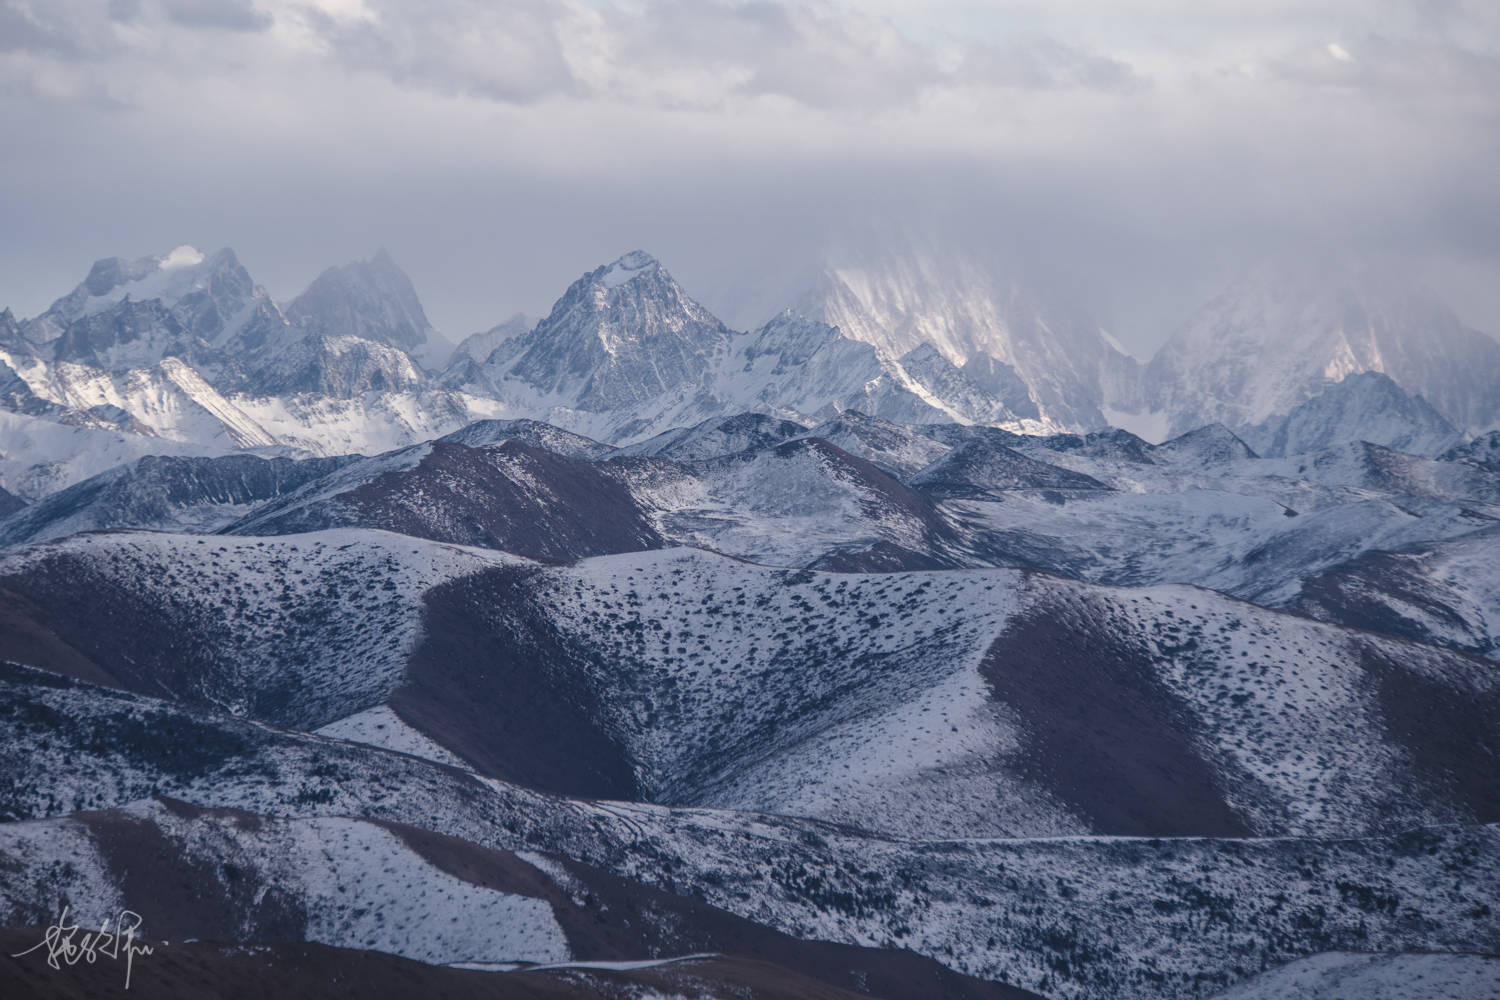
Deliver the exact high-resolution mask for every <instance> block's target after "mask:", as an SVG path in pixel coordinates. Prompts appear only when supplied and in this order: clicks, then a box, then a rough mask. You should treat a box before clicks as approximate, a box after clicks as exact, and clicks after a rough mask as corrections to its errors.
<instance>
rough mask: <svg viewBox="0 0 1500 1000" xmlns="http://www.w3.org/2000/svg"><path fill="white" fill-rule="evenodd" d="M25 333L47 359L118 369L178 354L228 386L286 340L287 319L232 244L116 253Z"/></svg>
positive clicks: (27, 326)
mask: <svg viewBox="0 0 1500 1000" xmlns="http://www.w3.org/2000/svg"><path fill="white" fill-rule="evenodd" d="M21 335H22V337H23V338H24V340H25V342H26V343H27V344H28V345H30V346H31V347H32V348H33V349H34V350H35V352H36V353H37V355H38V356H39V357H41V358H43V359H44V360H48V361H59V362H74V363H77V364H82V365H88V366H90V367H93V368H100V369H104V370H106V371H111V372H122V371H129V370H132V369H139V368H149V367H150V366H152V365H155V364H157V363H159V362H160V361H162V360H163V359H165V358H169V357H170V358H177V359H179V360H180V361H182V362H184V363H186V364H189V365H192V366H193V367H195V368H198V369H200V370H201V371H203V372H204V373H205V374H206V375H207V376H208V377H209V378H210V379H212V380H214V381H215V382H217V383H219V384H222V385H225V386H228V385H231V384H234V383H236V382H238V381H239V380H240V379H241V378H243V374H244V372H245V371H246V370H248V369H250V368H253V366H254V364H255V360H256V359H257V358H259V357H262V356H264V355H265V354H267V353H268V352H273V351H274V350H275V349H276V348H277V347H278V346H279V345H280V344H281V343H282V342H283V341H284V339H285V336H286V321H285V319H284V318H283V317H282V314H281V310H280V309H278V308H277V306H276V304H275V302H273V301H272V300H271V297H270V295H269V294H268V293H267V292H266V290H265V289H264V288H261V287H260V286H258V285H256V284H255V283H254V281H252V280H251V278H250V274H249V272H247V271H246V270H245V268H244V267H243V266H242V265H241V264H240V262H239V259H238V258H237V257H236V256H235V254H234V251H233V250H230V249H228V248H225V249H223V250H220V251H218V252H217V253H213V254H207V255H206V254H203V253H201V252H200V251H198V250H196V249H194V248H193V247H190V246H180V247H178V248H177V249H175V250H173V251H172V252H170V253H168V254H165V255H160V256H150V257H140V258H136V259H135V260H125V259H123V258H120V257H109V258H106V259H104V260H100V261H98V262H96V263H95V264H94V266H93V267H92V268H91V269H90V270H89V274H88V277H86V278H85V279H84V280H83V282H82V283H81V284H79V285H78V287H76V288H75V289H73V291H72V292H70V293H69V294H67V295H65V296H63V297H62V298H60V299H58V300H57V301H56V302H54V303H53V304H52V306H51V307H50V308H49V309H48V310H47V311H46V312H44V313H42V314H41V315H40V316H38V317H36V318H35V319H32V320H28V321H27V322H25V323H23V324H22V325H21Z"/></svg>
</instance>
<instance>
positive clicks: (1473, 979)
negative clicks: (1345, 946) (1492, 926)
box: [1218, 952, 1500, 1000]
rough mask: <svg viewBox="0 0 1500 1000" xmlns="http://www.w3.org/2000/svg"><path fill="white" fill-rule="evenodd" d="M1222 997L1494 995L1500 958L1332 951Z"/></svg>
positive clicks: (1457, 998) (1455, 999)
mask: <svg viewBox="0 0 1500 1000" xmlns="http://www.w3.org/2000/svg"><path fill="white" fill-rule="evenodd" d="M1218 997H1219V998H1221V1000H1495V998H1496V997H1500V957H1496V956H1494V955H1423V954H1409V955H1368V954H1359V953H1355V952H1330V953H1328V954H1325V955H1314V956H1313V957H1311V958H1304V959H1302V960H1301V961H1297V962H1290V963H1288V964H1287V965H1285V966H1283V967H1282V968H1279V969H1274V970H1272V971H1271V972H1265V973H1262V974H1261V975H1259V976H1256V977H1255V978H1254V979H1251V980H1250V981H1249V982H1245V983H1241V984H1240V985H1238V986H1235V987H1233V988H1232V989H1229V990H1225V991H1224V992H1223V993H1220V994H1218Z"/></svg>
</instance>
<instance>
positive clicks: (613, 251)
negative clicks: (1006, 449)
mask: <svg viewBox="0 0 1500 1000" xmlns="http://www.w3.org/2000/svg"><path fill="white" fill-rule="evenodd" d="M204 9H207V8H204ZM975 9H976V8H975V6H974V5H972V4H968V3H964V2H960V0H951V2H949V0H932V2H930V3H917V2H916V0H878V2H877V0H871V2H870V3H869V4H861V5H860V7H859V8H858V9H854V8H851V7H848V6H841V5H836V4H831V3H820V2H798V0H787V2H748V0H746V2H718V3H688V2H686V0H644V2H634V3H631V4H629V5H627V4H625V3H624V2H623V0H620V2H618V3H604V2H602V0H601V2H592V3H585V2H582V0H517V2H514V3H505V4H491V3H480V2H478V0H472V2H471V0H434V2H432V3H429V4H423V5H413V4H404V3H397V2H395V0H363V2H361V0H256V3H255V4H254V5H253V6H251V5H246V4H240V5H238V6H237V7H233V6H224V7H221V8H215V12H216V13H217V14H219V15H222V16H221V17H219V19H218V20H219V21H220V22H223V21H227V22H229V23H227V24H226V23H209V22H211V21H213V20H214V18H213V17H212V16H210V17H208V19H207V20H204V19H203V18H199V19H198V20H196V21H195V20H194V19H193V17H191V16H189V17H188V18H187V22H188V23H184V22H183V19H182V18H181V17H174V16H173V12H174V8H173V7H172V6H171V4H170V3H168V2H167V0H136V2H134V3H130V2H126V0H118V2H116V3H114V4H100V3H96V2H93V0H49V2H48V3H45V4H43V3H41V2H40V0H36V2H31V3H25V2H21V0H0V38H3V39H4V42H5V44H4V46H3V47H0V130H3V133H4V134H5V135H6V136H7V137H8V141H7V142H6V143H5V144H3V145H0V172H3V174H4V176H5V177H6V179H7V186H8V189H9V190H11V191H12V192H15V191H23V192H25V197H24V198H17V197H12V198H9V199H6V200H5V201H4V203H3V204H0V304H9V305H12V306H15V307H17V309H18V310H19V311H21V312H23V313H34V312H36V311H38V310H39V309H41V308H45V306H46V304H47V302H48V301H50V299H51V298H53V297H55V296H56V295H57V294H60V293H61V292H62V291H65V290H66V289H67V288H69V287H71V285H72V284H73V283H75V282H76V281H78V280H79V279H80V277H81V276H82V274H83V273H85V272H86V270H87V267H88V264H89V263H90V262H91V261H92V259H93V258H95V257H98V256H103V255H107V254H122V255H127V256H129V255H135V254H140V253H146V252H160V251H163V250H165V249H168V248H170V247H172V246H175V245H177V244H178V243H181V242H184V241H187V242H193V243H196V244H199V245H204V246H210V247H212V246H218V245H222V244H226V243H227V244H232V245H234V246H235V247H236V249H237V250H239V251H240V254H241V256H242V258H243V259H244V260H245V261H246V263H247V265H248V266H249V267H250V268H251V270H252V272H253V273H254V274H256V275H257V277H258V278H259V279H260V280H262V281H264V282H265V283H266V284H267V285H268V286H269V287H270V288H271V289H272V291H273V292H274V293H276V294H278V295H284V296H285V295H292V294H295V293H296V292H297V291H299V290H300V289H301V287H302V286H303V285H304V284H305V283H306V282H307V281H308V280H309V279H310V278H311V277H312V276H313V275H314V274H316V273H317V271H319V270H320V269H321V268H322V267H324V266H326V265H327V264H329V263H333V262H337V261H340V260H345V259H350V258H353V257H356V256H365V255H368V254H369V253H370V252H371V251H372V249H373V248H374V247H376V246H379V245H386V246H388V247H389V248H390V249H391V251H392V253H394V254H395V255H396V257H397V258H398V259H399V260H401V261H402V263H403V265H405V266H406V267H407V268H408V269H409V270H410V271H411V272H412V274H413V277H414V279H415V280H416V282H417V285H418V288H419V290H420V291H421V293H422V295H423V297H424V300H425V301H426V302H427V304H428V307H429V312H430V314H431V315H432V316H433V317H434V319H435V321H436V322H438V323H439V324H440V325H441V326H442V327H444V328H445V329H447V330H448V332H450V333H453V334H456V335H462V334H464V333H467V332H470V331H472V330H474V329H477V328H480V327H483V326H486V325H489V324H491V323H493V322H496V321H497V320H499V319H503V318H504V317H505V316H507V315H509V314H510V313H511V312H512V311H514V310H515V309H526V310H531V311H537V310H540V309H544V308H546V307H547V306H548V305H550V303H551V300H552V298H553V297H554V296H555V295H556V294H557V293H558V292H559V291H560V290H561V289H562V288H563V287H565V285H566V284H567V282H568V281H569V280H571V279H572V278H574V277H576V276H577V274H578V273H581V272H582V271H583V270H584V269H586V268H588V267H590V266H592V265H594V264H596V263H598V262H600V261H603V260H607V259H610V258H612V257H613V256H615V255H618V254H619V253H620V252H622V251H623V250H626V249H629V248H632V247H635V246H644V247H646V248H647V249H650V250H652V251H653V252H656V253H658V254H659V255H660V256H662V257H663V259H664V260H666V261H667V263H668V265H669V266H670V267H672V269H673V270H674V271H675V272H677V273H678V274H679V276H680V277H682V278H683V280H684V281H685V282H687V284H688V287H689V288H690V289H693V290H697V291H700V292H701V294H702V295H703V296H704V297H705V299H707V300H709V302H710V304H711V305H718V306H720V307H722V308H724V309H725V310H726V311H729V312H731V313H734V314H735V315H733V316H731V318H733V319H735V320H736V321H737V322H749V321H750V320H752V319H753V318H755V314H756V312H757V310H759V311H762V312H764V311H769V310H770V309H773V308H775V306H776V305H777V304H779V303H780V302H781V301H783V300H784V299H785V297H786V295H787V294H788V289H789V288H790V287H791V286H792V285H794V284H795V283H796V281H797V280H799V277H800V276H805V274H806V272H807V270H808V269H809V268H811V267H812V266H813V263H814V262H815V260H816V259H817V257H818V255H819V253H820V252H821V250H822V248H824V247H826V246H829V245H833V244H837V243H840V242H850V241H858V240H861V239H869V238H870V237H869V230H868V229H867V228H863V227H865V224H866V222H867V220H871V219H885V220H890V221H891V228H892V229H894V230H895V231H909V230H916V231H920V232H923V233H924V234H926V235H924V238H925V239H931V240H934V241H937V242H938V243H951V244H962V245H964V246H966V247H969V248H970V250H971V252H974V253H976V254H977V253H981V252H982V253H984V254H985V255H986V259H991V260H994V261H995V262H996V263H995V264H994V266H995V267H1004V268H1017V269H1019V268H1022V267H1024V268H1025V269H1027V270H1028V271H1029V272H1032V273H1034V274H1039V275H1040V274H1045V275H1046V279H1045V280H1047V281H1049V282H1053V283H1056V284H1059V285H1062V286H1065V287H1068V288H1070V289H1075V290H1076V294H1078V295H1079V296H1081V297H1084V298H1087V299H1088V300H1089V301H1090V303H1091V304H1092V305H1095V307H1096V308H1098V309H1100V311H1101V312H1102V313H1103V314H1104V315H1106V316H1107V317H1108V318H1109V319H1110V322H1111V323H1112V325H1113V326H1114V327H1115V329H1116V331H1117V332H1119V333H1121V334H1122V335H1123V336H1124V337H1125V339H1126V340H1127V341H1128V342H1130V343H1132V344H1135V345H1137V346H1139V347H1140V348H1141V349H1143V350H1144V349H1147V348H1149V346H1150V344H1151V343H1152V341H1153V340H1154V339H1159V337H1160V336H1161V334H1162V333H1163V332H1164V331H1165V329H1167V328H1169V327H1170V326H1171V325H1172V323H1174V322H1175V321H1176V319H1177V318H1179V317H1180V315H1181V313H1182V312H1183V311H1185V310H1186V309H1188V308H1189V307H1191V306H1192V305H1193V304H1194V302H1195V300H1196V299H1197V298H1199V297H1200V296H1202V295H1204V294H1206V293H1207V292H1208V291H1211V290H1212V286H1213V284H1214V282H1215V281H1217V280H1220V279H1221V278H1222V277H1224V275H1225V273H1226V272H1229V271H1232V270H1233V269H1234V268H1235V267H1236V266H1238V265H1240V264H1242V263H1244V262H1246V261H1248V260H1250V259H1253V258H1254V257H1256V256H1258V255H1262V254H1268V253H1275V252H1278V251H1280V250H1282V249H1285V248H1286V247H1289V246H1296V245H1298V244H1302V243H1306V242H1309V241H1321V242H1339V243H1344V244H1348V245H1352V246H1355V247H1357V248H1359V249H1361V250H1364V251H1368V252H1375V253H1382V254H1405V255H1409V256H1413V257H1415V258H1420V259H1421V261H1424V262H1431V261H1445V262H1449V263H1451V264H1453V266H1454V267H1455V268H1458V269H1459V270H1461V271H1462V273H1463V275H1465V276H1466V277H1465V278H1464V283H1465V287H1468V288H1476V287H1481V286H1483V285H1484V281H1483V280H1482V276H1483V275H1485V274H1490V275H1493V276H1494V281H1493V282H1492V284H1493V285H1494V286H1495V287H1500V245H1497V237H1496V235H1495V234H1496V233H1500V191H1497V189H1496V186H1495V184H1494V181H1493V177H1494V176H1495V173H1496V169H1497V167H1500V128H1497V127H1496V115H1497V109H1500V98H1497V97H1496V94H1497V93H1500V80H1497V78H1496V59H1497V51H1496V49H1497V45H1500V43H1497V41H1496V38H1497V34H1500V13H1496V12H1495V11H1494V10H1493V8H1492V6H1490V5H1485V4H1479V3H1462V2H1459V0H1451V2H1446V3H1442V4H1437V5H1434V4H1431V3H1427V4H1423V3H1419V2H1412V3H1408V2H1405V0H1382V2H1375V3H1371V2H1367V0H1359V2H1354V0H1318V2H1313V3H1299V4H1290V3H1287V4H1285V5H1283V6H1280V7H1278V6H1275V5H1274V2H1273V3H1267V2H1261V0H1257V2H1253V3H1252V2H1251V0H1234V2H1226V3H1224V4H1216V5H1214V10H1213V12H1212V16H1209V14H1208V13H1207V12H1205V11H1204V10H1203V8H1202V6H1201V5H1199V4H1193V3H1189V2H1188V0H1142V2H1141V4H1140V5H1139V9H1138V10H1136V11H1134V12H1133V13H1132V14H1131V16H1128V17H1127V16H1124V15H1121V14H1120V12H1119V7H1118V5H1116V4H1112V3H1107V2H1106V0H1055V2H1051V3H1047V4H1040V3H1037V4H1028V3H1015V4H1008V5H1005V6H998V5H997V6H994V7H986V8H985V11H986V12H985V14H984V16H982V17H981V16H980V15H978V14H975V13H973V11H974V10H975ZM236 10H237V11H239V14H235V13H234V12H235V11H236ZM245 11H249V12H250V14H251V15H255V16H252V17H250V18H249V19H248V20H247V19H245V18H244V17H241V16H240V15H243V14H244V12H245ZM178 12H179V13H180V11H178ZM237 17H239V20H238V21H237V20H236V18H237ZM236 24H238V25H239V26H242V27H246V28H254V27H258V28H260V29H261V30H224V29H225V28H226V27H234V26H236ZM1330 45H1337V46H1339V47H1340V50H1341V51H1343V52H1344V53H1345V54H1346V55H1347V56H1348V57H1349V58H1347V59H1342V58H1339V57H1338V56H1336V55H1335V54H1334V51H1333V50H1332V49H1330V48H1329V46H1330ZM1424 266H1425V264H1424ZM1445 266H1446V265H1445ZM1455 287H1457V286H1455ZM1469 298H1470V300H1471V301H1472V302H1474V303H1478V304H1477V305H1475V306H1474V307H1473V308H1474V309H1476V310H1478V312H1477V313H1476V314H1475V315H1472V316H1471V317H1470V319H1471V321H1472V322H1476V323H1478V324H1479V325H1481V326H1484V327H1487V328H1490V329H1492V330H1500V300H1495V299H1494V297H1493V296H1491V297H1489V299H1486V298H1485V297H1484V296H1482V295H1471V296H1469ZM1486 302H1492V303H1493V304H1492V305H1486V304H1485V303H1486Z"/></svg>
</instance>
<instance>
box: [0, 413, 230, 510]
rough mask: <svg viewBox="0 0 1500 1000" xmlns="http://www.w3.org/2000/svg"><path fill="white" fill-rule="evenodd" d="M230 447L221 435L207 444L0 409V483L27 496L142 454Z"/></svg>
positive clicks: (214, 450) (221, 450) (198, 452)
mask: <svg viewBox="0 0 1500 1000" xmlns="http://www.w3.org/2000/svg"><path fill="white" fill-rule="evenodd" d="M229 450H230V449H229V446H228V445H227V443H226V442H225V441H224V440H223V439H218V440H216V441H214V442H212V443H207V444H204V443H198V442H192V441H166V440H162V439H161V438H156V437H146V436H142V435H139V434H128V433H123V432H120V431H114V430H103V429H99V428H95V427H77V426H72V425H69V424H62V423H57V422H55V421H52V420H44V419H41V418H39V417H32V416H26V415H24V414H20V413H7V412H5V411H3V410H0V485H3V486H4V487H5V488H6V489H7V490H9V491H10V492H12V493H14V494H16V495H17V496H19V497H22V498H23V499H27V500H38V499H41V498H42V497H44V496H47V495H48V494H49V493H53V492H55V491H57V490H61V489H65V488H67V487H69V486H72V485H73V484H74V483H77V482H81V481H82V480H85V479H88V478H90V477H92V476H96V475H98V474H99V473H101V472H104V471H106V470H108V469H112V468H115V467H116V466H120V465H124V464H126V463H128V462H134V461H135V460H137V459H139V458H141V457H142V456H145V455H221V454H224V453H225V452H227V451H229Z"/></svg>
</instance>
